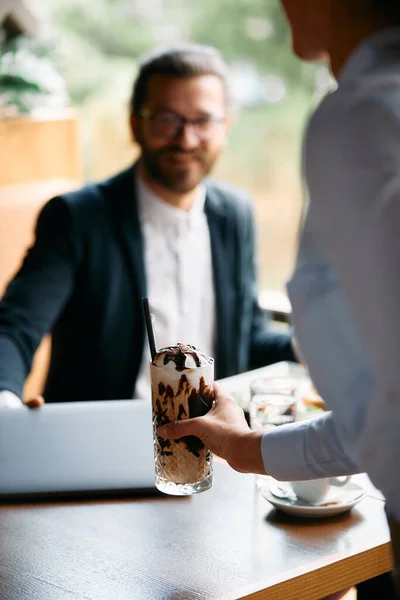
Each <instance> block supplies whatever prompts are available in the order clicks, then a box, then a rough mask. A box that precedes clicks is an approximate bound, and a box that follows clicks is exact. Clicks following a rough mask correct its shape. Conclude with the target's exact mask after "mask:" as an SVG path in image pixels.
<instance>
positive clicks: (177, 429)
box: [157, 418, 198, 440]
mask: <svg viewBox="0 0 400 600" xmlns="http://www.w3.org/2000/svg"><path fill="white" fill-rule="evenodd" d="M157 435H159V436H160V437H163V438H167V439H168V440H178V439H179V438H181V437H185V436H186V435H198V419H197V418H196V419H185V420H184V421H175V422H174V423H168V425H163V426H162V427H159V428H158V429H157Z"/></svg>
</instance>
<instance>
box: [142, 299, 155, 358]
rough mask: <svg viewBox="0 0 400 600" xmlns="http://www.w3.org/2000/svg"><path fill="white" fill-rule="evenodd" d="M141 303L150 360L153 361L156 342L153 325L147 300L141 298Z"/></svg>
mask: <svg viewBox="0 0 400 600" xmlns="http://www.w3.org/2000/svg"><path fill="white" fill-rule="evenodd" d="M142 303H143V312H144V318H145V321H146V330H147V337H148V339H149V346H150V354H151V360H152V361H153V360H154V359H155V356H156V353H157V350H156V340H155V337H154V329H153V323H152V322H151V313H150V305H149V299H148V298H142Z"/></svg>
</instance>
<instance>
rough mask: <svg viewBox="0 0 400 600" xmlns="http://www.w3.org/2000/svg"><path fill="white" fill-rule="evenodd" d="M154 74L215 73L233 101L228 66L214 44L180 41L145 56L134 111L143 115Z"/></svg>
mask: <svg viewBox="0 0 400 600" xmlns="http://www.w3.org/2000/svg"><path fill="white" fill-rule="evenodd" d="M154 75H166V76H168V77H181V78H189V77H199V76H202V75H215V76H216V77H219V79H220V80H221V81H222V83H223V85H224V88H225V94H226V100H227V102H228V101H229V89H228V68H227V66H226V63H225V61H224V59H223V58H222V55H221V53H220V52H219V51H218V50H217V49H216V48H213V47H212V46H203V45H200V44H179V45H174V46H168V47H166V48H161V49H158V50H156V51H154V52H151V53H150V54H147V55H146V56H144V57H143V58H142V60H141V61H140V64H139V72H138V75H137V77H136V80H135V83H134V85H133V92H132V97H131V101H130V109H131V112H132V113H133V114H135V115H137V114H139V112H140V110H141V108H142V106H143V104H144V102H145V101H146V97H147V90H148V84H149V80H150V78H151V77H153V76H154Z"/></svg>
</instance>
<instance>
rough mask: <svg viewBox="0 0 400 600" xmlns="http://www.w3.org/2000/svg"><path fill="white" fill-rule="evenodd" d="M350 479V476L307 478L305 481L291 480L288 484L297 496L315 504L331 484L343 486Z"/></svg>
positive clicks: (320, 499)
mask: <svg viewBox="0 0 400 600" xmlns="http://www.w3.org/2000/svg"><path fill="white" fill-rule="evenodd" d="M350 479H351V478H350V477H331V478H330V479H329V478H324V479H308V480H306V481H292V482H291V483H290V484H289V485H290V487H291V488H292V490H293V491H294V493H295V494H296V496H297V497H298V498H300V499H301V500H305V501H306V502H309V503H310V504H317V503H318V502H321V501H322V500H323V499H324V498H325V496H326V495H327V494H328V492H329V490H330V488H331V486H333V487H343V486H344V485H346V483H348V482H349V481H350Z"/></svg>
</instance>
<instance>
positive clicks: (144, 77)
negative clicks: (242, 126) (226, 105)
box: [130, 0, 400, 115]
mask: <svg viewBox="0 0 400 600" xmlns="http://www.w3.org/2000/svg"><path fill="white" fill-rule="evenodd" d="M399 1H400V0H399ZM154 75H167V76H170V77H181V78H186V77H198V76H201V75H215V76H216V77H219V78H220V79H221V81H222V83H223V85H224V87H225V92H226V96H227V99H228V96H229V93H228V70H227V66H226V64H225V62H224V60H223V58H222V55H221V54H220V52H218V50H216V48H213V47H212V46H203V45H200V44H180V45H175V46H169V47H167V48H163V49H161V50H156V51H155V52H152V53H151V54H148V55H146V56H145V57H144V58H143V59H142V60H141V62H140V64H139V72H138V75H137V78H136V80H135V83H134V85H133V92H132V96H131V101H130V108H131V112H132V113H133V114H136V115H137V114H138V113H139V111H140V109H141V108H142V106H143V103H144V102H145V101H146V96H147V88H148V83H149V80H150V78H151V77H153V76H154Z"/></svg>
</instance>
